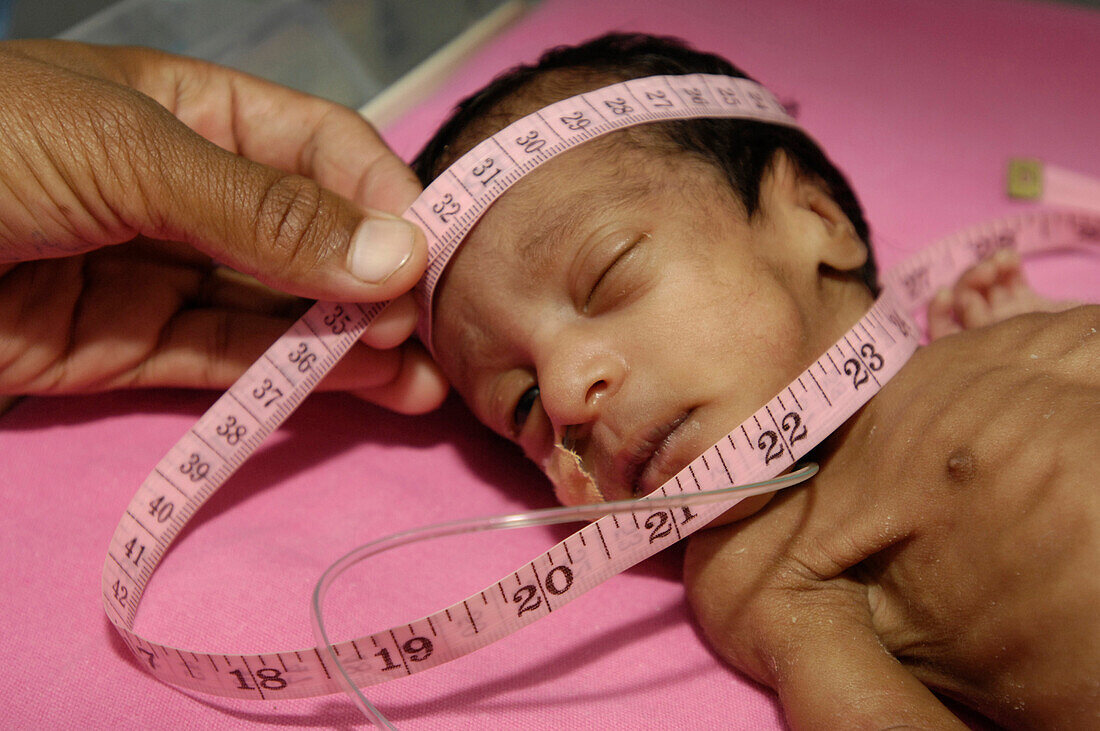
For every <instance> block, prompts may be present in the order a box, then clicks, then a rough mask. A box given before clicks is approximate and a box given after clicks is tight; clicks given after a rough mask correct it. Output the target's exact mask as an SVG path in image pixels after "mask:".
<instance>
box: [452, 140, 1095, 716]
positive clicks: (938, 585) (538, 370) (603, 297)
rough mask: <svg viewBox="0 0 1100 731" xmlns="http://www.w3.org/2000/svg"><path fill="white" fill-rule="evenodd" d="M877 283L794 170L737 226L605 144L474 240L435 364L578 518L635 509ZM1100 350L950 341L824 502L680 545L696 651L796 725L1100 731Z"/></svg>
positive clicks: (1049, 335)
mask: <svg viewBox="0 0 1100 731" xmlns="http://www.w3.org/2000/svg"><path fill="white" fill-rule="evenodd" d="M865 256H866V253H865V248H864V245H863V243H862V242H861V241H860V240H859V239H858V238H857V237H856V236H855V234H854V231H853V227H852V225H851V223H850V222H849V221H848V220H847V218H846V217H845V216H844V215H843V213H842V212H841V211H840V209H839V207H838V206H837V205H836V204H835V203H834V202H833V201H832V199H831V198H830V197H829V196H828V195H827V194H826V193H825V192H824V190H823V189H822V188H821V186H819V185H818V184H817V183H816V182H814V181H812V180H807V179H806V178H805V177H804V176H803V175H801V174H800V173H799V172H798V171H797V170H796V169H795V168H794V166H793V165H791V164H790V163H789V162H788V161H787V159H786V158H785V157H783V156H782V155H780V156H778V157H777V159H776V161H775V164H774V165H773V169H772V171H771V172H770V173H769V174H768V175H766V177H765V179H764V181H763V182H762V189H761V210H760V212H759V213H758V214H757V215H756V216H754V217H753V218H752V219H747V218H746V216H745V214H744V212H743V210H742V208H741V206H740V205H739V204H738V203H737V202H736V200H735V199H734V198H733V197H732V195H731V194H730V193H729V189H728V186H727V185H726V184H725V182H724V181H723V179H722V178H720V177H719V176H718V174H717V173H716V172H715V171H714V170H713V169H712V168H710V167H708V166H707V165H705V164H704V163H701V162H699V161H696V160H693V159H690V158H687V157H685V156H681V155H675V154H658V153H656V152H653V151H652V150H645V149H639V148H637V147H635V146H630V145H625V144H620V143H618V142H616V141H615V140H614V139H609V140H606V141H597V142H595V143H589V144H587V145H584V146H582V147H580V148H577V149H575V150H573V151H570V152H569V153H566V154H564V155H562V156H560V157H558V158H555V159H554V160H552V161H551V162H549V163H547V164H546V165H545V166H544V167H543V168H541V169H539V170H538V171H536V172H535V173H533V174H531V175H529V176H528V177H527V178H525V179H524V180H522V181H521V182H520V183H518V184H517V185H516V186H515V187H514V188H513V189H512V190H511V191H510V192H509V193H508V194H506V195H505V196H504V197H503V198H502V199H501V200H499V201H498V202H497V203H496V204H494V206H493V208H492V209H491V210H490V211H489V212H488V213H487V214H486V216H485V218H484V219H483V220H482V222H481V223H480V224H479V225H478V226H477V228H475V230H474V231H473V232H472V233H471V234H470V236H469V237H468V239H467V241H466V243H465V244H464V246H463V249H461V250H460V252H459V254H458V255H457V257H456V258H455V260H454V261H453V263H452V264H451V267H450V269H449V271H448V273H447V275H446V277H445V279H444V282H443V284H442V287H441V289H440V291H439V293H438V295H437V309H436V316H437V317H436V322H435V328H436V329H435V333H436V335H435V341H434V345H435V349H436V352H437V353H438V354H439V358H440V363H441V365H442V366H443V368H444V370H445V371H446V373H447V374H448V376H449V377H450V378H451V380H452V382H453V383H454V385H455V387H456V388H457V390H458V391H459V392H460V393H461V394H462V396H463V397H464V398H465V399H466V401H467V403H468V404H469V405H470V407H471V408H472V409H473V411H474V412H475V414H477V416H478V417H479V418H480V419H481V420H482V421H483V422H485V423H486V424H488V425H489V426H490V427H492V428H493V429H495V430H496V431H498V432H499V433H500V434H502V435H504V436H505V437H507V438H510V439H513V440H515V441H516V442H518V443H519V444H520V445H521V446H522V447H523V449H524V451H525V452H526V454H527V455H528V456H530V457H531V458H532V459H533V460H535V461H536V462H537V463H538V464H540V465H541V466H543V467H544V469H545V470H546V471H547V472H548V473H549V474H550V475H551V477H553V478H555V483H556V491H557V495H558V497H559V499H560V500H561V501H562V502H565V503H578V502H591V501H593V500H599V499H615V498H622V497H629V496H630V495H633V494H638V493H645V492H648V491H650V490H652V489H654V488H656V487H657V486H659V485H660V484H661V483H662V482H663V481H664V480H665V479H668V478H669V477H670V476H671V475H673V474H675V472H676V471H678V470H679V469H680V468H682V467H683V466H684V465H686V464H687V463H688V462H689V461H690V460H691V459H693V458H694V457H695V456H696V455H697V454H699V453H700V452H702V451H703V450H704V449H705V448H707V447H709V446H710V445H711V444H712V443H714V442H715V441H717V440H718V439H720V438H721V437H723V436H724V435H725V434H726V433H727V432H728V431H729V429H731V428H732V427H733V426H736V425H737V424H738V423H740V421H741V420H743V419H744V418H746V417H747V416H748V415H750V414H751V413H752V412H753V411H755V410H756V408H758V407H759V406H760V405H761V404H763V403H764V402H766V401H767V399H769V398H770V397H771V396H773V395H774V394H775V393H776V392H778V391H779V390H780V389H781V388H782V387H783V386H785V385H786V384H787V383H788V382H789V381H790V380H791V379H792V378H793V377H794V376H795V375H796V374H798V373H799V372H800V371H801V370H802V369H803V368H805V367H806V366H807V365H808V364H809V363H810V362H812V361H813V360H814V359H816V358H817V357H818V355H820V354H821V353H822V352H823V351H824V350H825V349H826V348H827V347H828V346H829V345H831V344H832V343H833V342H834V341H835V340H836V338H837V337H839V335H840V334H842V333H843V332H844V331H845V330H847V329H848V327H850V326H851V325H852V324H853V323H854V322H855V321H856V320H857V319H858V318H859V317H860V316H861V315H862V314H863V313H864V312H865V311H866V309H867V307H868V306H869V305H870V302H871V296H870V294H869V293H868V292H867V290H866V288H865V287H864V286H863V285H862V284H861V283H860V282H859V280H858V279H857V278H856V277H855V276H853V275H852V272H855V271H856V270H857V269H858V268H859V267H860V266H861V265H862V264H863V262H864V258H865ZM962 299H963V300H964V301H965V300H966V299H967V296H966V295H963V296H962ZM939 307H940V310H939V311H938V312H935V313H933V314H934V315H935V317H936V318H938V322H939V326H942V328H943V329H942V332H945V333H946V332H952V331H953V330H954V329H958V328H952V327H949V326H948V325H947V324H946V323H947V320H948V319H950V317H951V313H950V308H947V305H945V303H944V301H943V297H941V299H940V302H939ZM945 308H947V309H945ZM963 314H964V316H963V317H962V318H961V320H965V319H966V318H965V313H963ZM996 319H997V318H996V317H994V318H991V320H996ZM962 324H963V325H964V326H965V325H966V323H965V322H963V323H962ZM1098 328H1100V308H1097V307H1081V308H1077V309H1073V310H1070V311H1067V312H1063V313H1059V314H1051V313H1045V314H1030V315H1025V316H1021V317H1014V318H1011V319H1007V320H1005V321H1003V322H1000V323H997V324H993V325H991V326H989V327H984V328H980V329H973V330H964V331H961V332H958V333H957V334H952V335H950V336H948V337H943V338H942V339H940V340H938V341H936V342H935V343H933V344H932V345H931V346H928V347H926V348H924V349H922V350H920V351H919V352H918V353H917V354H916V355H915V356H914V357H913V359H912V360H911V361H910V362H909V364H907V365H906V366H905V367H904V368H903V369H902V371H901V373H900V374H899V375H898V376H896V377H895V379H894V380H893V381H891V382H890V383H889V384H887V386H886V387H885V388H884V389H883V390H882V391H881V392H880V393H879V394H878V395H877V396H876V397H875V398H874V399H872V401H871V402H870V403H869V405H868V406H866V407H864V408H863V409H862V410H861V411H860V412H859V413H858V414H857V415H856V416H854V417H853V418H852V419H851V420H849V422H848V423H847V424H846V425H845V426H844V427H843V428H842V429H841V430H840V431H839V432H837V433H836V434H834V435H833V436H832V437H830V438H829V440H828V441H827V442H826V444H825V446H824V448H823V450H822V453H821V460H822V468H821V472H820V474H819V475H818V476H817V477H815V478H814V479H813V480H812V481H810V482H809V483H806V484H804V485H802V486H799V487H797V488H792V489H790V490H787V491H784V492H783V493H781V494H779V495H778V496H776V497H774V498H772V497H770V496H762V497H759V498H753V499H750V500H746V501H744V502H743V503H741V504H739V505H738V506H737V507H736V508H735V509H734V511H733V512H732V513H728V514H727V515H726V516H724V518H725V520H726V521H727V522H728V521H730V520H736V519H738V518H741V520H739V521H738V522H733V523H729V524H727V525H722V526H719V527H711V528H710V529H708V530H705V531H703V532H702V533H701V534H698V535H696V536H695V537H693V538H692V539H690V542H689V545H688V548H687V553H686V565H685V582H686V585H687V589H688V594H689V598H690V600H691V603H692V606H693V607H694V609H695V611H696V614H697V616H698V618H699V621H700V624H701V625H702V628H703V630H704V632H705V633H706V635H707V637H708V638H709V639H710V640H711V642H712V643H713V645H714V647H715V648H716V650H717V651H718V652H719V653H720V654H721V655H722V656H723V657H724V658H726V659H727V660H728V661H730V662H731V663H732V664H733V665H735V666H736V667H737V668H739V669H741V670H742V671H744V672H745V673H747V674H748V675H750V676H752V677H753V678H755V679H757V680H759V681H761V682H763V683H766V684H768V685H770V686H772V687H773V688H775V689H776V690H777V691H778V693H779V695H780V698H781V700H782V702H783V705H784V708H785V711H786V713H787V716H788V720H789V721H790V722H791V723H792V725H794V726H796V727H822V728H837V727H845V728H887V727H896V726H906V725H907V726H915V727H922V728H943V727H954V726H959V727H962V725H961V723H960V722H959V721H958V720H957V719H956V718H955V716H954V715H953V714H951V713H950V712H949V711H948V710H947V709H946V708H945V707H944V706H943V705H942V704H941V703H940V702H939V700H938V699H937V698H936V697H935V696H934V695H933V694H932V693H931V692H930V691H929V690H928V689H927V687H933V688H935V689H936V690H938V691H940V692H942V693H944V694H946V695H950V696H952V697H955V698H957V699H959V700H961V701H962V702H963V703H965V704H967V705H969V706H971V707H973V708H975V709H977V710H979V711H980V712H982V713H984V714H986V715H988V716H989V717H990V718H993V719H994V720H996V721H998V722H999V723H1002V724H1005V725H1009V726H1014V727H1024V728H1027V727H1045V728H1059V727H1062V728H1085V727H1096V726H1097V725H1098V724H1100V647H1098V644H1100V641H1098V638H1100V620H1098V616H1100V613H1097V611H1096V607H1098V606H1100V499H1098V495H1097V491H1096V484H1097V473H1098V471H1100V470H1098V468H1097V467H1096V464H1095V459H1096V455H1097V454H1100V430H1098V429H1097V426H1096V421H1095V412H1096V407H1097V404H1098V403H1100V339H1098V338H1097V333H1096V331H1097V329H1098ZM536 384H537V385H538V389H539V390H538V392H537V394H536V393H535V392H534V391H530V390H529V389H531V388H532V387H533V386H535V385H536ZM566 435H568V442H569V444H570V446H571V448H572V450H573V451H574V452H575V454H576V457H574V456H573V455H572V454H569V453H568V452H565V451H564V450H562V449H561V448H560V446H557V445H560V443H561V441H562V440H563V437H565V436H566ZM580 468H583V472H585V473H588V474H590V475H591V477H592V478H593V480H589V479H587V478H584V477H583V475H582V474H581V472H582V470H581V469H580ZM926 686H927V687H926Z"/></svg>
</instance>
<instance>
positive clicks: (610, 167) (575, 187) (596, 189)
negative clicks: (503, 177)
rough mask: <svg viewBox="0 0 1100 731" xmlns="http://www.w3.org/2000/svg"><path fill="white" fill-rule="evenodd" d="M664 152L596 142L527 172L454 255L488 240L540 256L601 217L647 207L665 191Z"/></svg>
mask: <svg viewBox="0 0 1100 731" xmlns="http://www.w3.org/2000/svg"><path fill="white" fill-rule="evenodd" d="M659 157H660V155H659V154H658V153H655V152H649V151H646V150H642V149H635V148H624V146H623V145H621V144H615V141H614V140H603V139H601V140H594V141H592V142H589V143H586V144H585V145H582V146H580V147H577V148H575V149H573V150H570V151H568V152H566V153H564V154H562V155H559V156H558V157H557V158H555V159H554V160H551V161H550V162H548V163H546V164H545V165H543V166H542V167H540V168H538V169H536V170H534V171H532V172H531V173H528V174H527V176H525V177H524V179H523V180H520V181H519V182H517V183H516V184H515V185H514V186H513V187H512V188H511V189H509V190H508V191H507V192H506V193H504V195H502V196H501V197H500V198H499V199H498V200H497V201H495V202H494V203H493V205H492V206H491V207H490V208H489V210H488V211H487V212H486V213H485V215H484V216H483V218H482V219H481V221H479V222H478V224H477V225H476V226H475V227H474V229H473V230H471V232H470V234H469V235H468V236H467V237H466V240H465V242H464V243H463V245H462V246H461V247H459V249H458V250H457V252H456V253H455V255H454V257H453V259H452V266H453V265H454V264H455V263H457V261H459V260H460V259H461V258H462V256H463V253H464V252H465V251H467V250H468V248H475V247H477V248H480V247H481V246H483V245H484V244H481V243H479V242H482V241H484V240H486V239H491V240H492V242H493V245H494V246H502V245H506V246H508V247H509V248H513V249H515V248H518V249H519V250H520V252H521V253H522V254H524V255H530V256H538V255H540V254H541V253H542V252H544V251H546V250H547V249H549V248H551V247H552V245H553V243H554V242H557V241H562V240H565V239H568V238H569V237H575V236H577V235H579V234H581V232H582V231H581V229H583V228H584V227H585V226H586V225H590V224H593V223H595V221H596V219H597V218H599V217H600V216H601V215H605V214H608V213H610V212H614V211H624V210H628V209H631V208H643V207H642V206H641V205H640V204H643V203H644V202H645V201H646V200H647V199H649V198H651V197H652V196H654V195H658V194H659V193H660V189H661V188H662V183H661V180H660V175H659V173H660V171H661V170H662V169H663V168H665V167H667V163H664V162H662V161H661V160H660V159H659Z"/></svg>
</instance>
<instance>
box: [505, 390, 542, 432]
mask: <svg viewBox="0 0 1100 731" xmlns="http://www.w3.org/2000/svg"><path fill="white" fill-rule="evenodd" d="M538 397H539V386H538V384H537V383H536V384H534V385H533V386H530V387H528V388H527V389H526V390H525V391H524V392H523V393H521V394H520V396H519V398H518V399H517V400H516V405H515V407H514V408H513V409H512V424H511V426H512V433H513V434H514V435H515V436H516V438H518V437H519V435H520V434H522V433H523V427H524V426H525V425H526V424H527V419H528V417H530V416H531V411H532V410H533V409H534V407H535V400H536V399H538Z"/></svg>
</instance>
